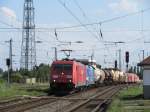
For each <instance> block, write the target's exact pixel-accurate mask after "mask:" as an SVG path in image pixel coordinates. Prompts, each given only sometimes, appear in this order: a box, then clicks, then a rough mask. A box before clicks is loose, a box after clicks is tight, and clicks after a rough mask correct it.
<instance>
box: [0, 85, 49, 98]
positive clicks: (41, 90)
mask: <svg viewBox="0 0 150 112" xmlns="http://www.w3.org/2000/svg"><path fill="white" fill-rule="evenodd" d="M47 90H48V85H47V86H42V87H40V86H38V85H36V86H33V85H20V84H11V85H10V86H8V85H6V84H5V83H0V99H1V100H2V99H5V98H9V97H16V96H22V95H29V96H39V95H44V94H47Z"/></svg>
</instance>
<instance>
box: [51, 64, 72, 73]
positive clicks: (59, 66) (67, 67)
mask: <svg viewBox="0 0 150 112" xmlns="http://www.w3.org/2000/svg"><path fill="white" fill-rule="evenodd" d="M53 70H54V71H55V72H65V71H66V72H71V71H72V65H71V64H56V65H54V67H53Z"/></svg>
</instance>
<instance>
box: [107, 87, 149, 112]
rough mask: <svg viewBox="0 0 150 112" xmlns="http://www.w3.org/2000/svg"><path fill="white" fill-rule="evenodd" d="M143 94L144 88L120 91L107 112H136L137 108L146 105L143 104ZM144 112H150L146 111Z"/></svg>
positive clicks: (130, 88)
mask: <svg viewBox="0 0 150 112" xmlns="http://www.w3.org/2000/svg"><path fill="white" fill-rule="evenodd" d="M142 93H143V88H142V86H134V87H129V88H126V89H124V90H122V91H120V93H119V94H118V95H117V96H116V97H115V98H114V100H113V102H112V103H111V105H110V106H109V107H108V110H107V112H136V109H135V108H134V107H135V106H143V105H144V102H141V100H143V98H142ZM149 105H150V104H149ZM130 107H131V108H130ZM134 109H135V110H134ZM142 112H149V111H148V110H144V111H142Z"/></svg>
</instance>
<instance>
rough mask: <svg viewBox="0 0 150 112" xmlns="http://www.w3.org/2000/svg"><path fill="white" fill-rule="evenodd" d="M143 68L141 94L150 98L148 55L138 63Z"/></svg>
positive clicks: (149, 63) (149, 62) (149, 59)
mask: <svg viewBox="0 0 150 112" xmlns="http://www.w3.org/2000/svg"><path fill="white" fill-rule="evenodd" d="M138 66H141V67H142V68H143V94H144V98H145V99H150V56H149V57H147V58H145V59H144V60H143V61H142V62H140V63H139V64H138Z"/></svg>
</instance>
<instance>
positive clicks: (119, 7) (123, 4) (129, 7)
mask: <svg viewBox="0 0 150 112" xmlns="http://www.w3.org/2000/svg"><path fill="white" fill-rule="evenodd" d="M108 6H109V7H110V8H111V9H112V10H113V11H114V12H122V11H125V12H135V11H137V10H138V4H137V2H135V1H133V0H132V1H131V0H120V1H119V2H114V3H110V4H109V5H108Z"/></svg>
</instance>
